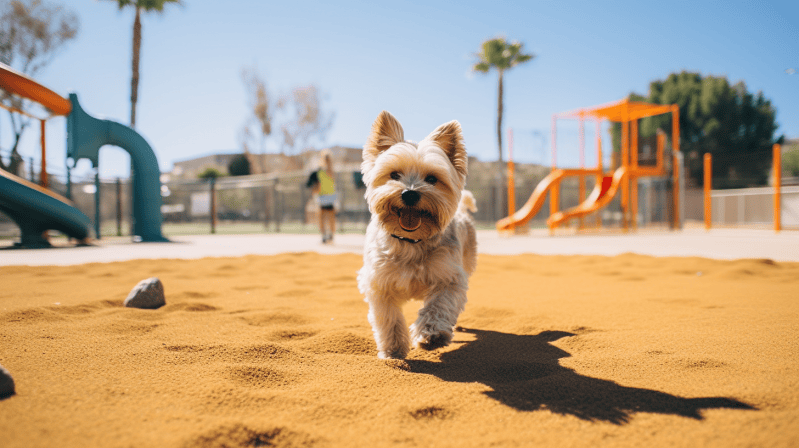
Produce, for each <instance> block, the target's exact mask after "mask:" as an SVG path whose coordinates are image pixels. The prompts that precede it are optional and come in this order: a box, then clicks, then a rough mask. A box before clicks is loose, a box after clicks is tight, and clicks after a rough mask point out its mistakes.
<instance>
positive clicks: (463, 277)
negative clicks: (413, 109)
mask: <svg viewBox="0 0 799 448" xmlns="http://www.w3.org/2000/svg"><path fill="white" fill-rule="evenodd" d="M361 172H362V174H363V181H364V184H366V194H365V196H366V201H367V203H368V204H369V211H370V212H371V214H372V217H371V220H370V221H369V226H368V227H367V229H366V243H365V250H364V254H363V268H361V270H360V271H359V273H358V289H359V290H360V291H361V294H363V295H364V296H365V300H366V302H367V303H369V323H370V324H371V325H372V330H373V331H374V336H375V341H376V342H377V350H378V356H379V357H380V358H399V359H402V358H404V357H405V356H406V355H407V354H408V351H409V350H410V346H411V345H413V346H414V347H418V348H423V349H426V350H432V349H435V348H438V347H444V346H446V345H448V344H449V343H450V342H451V341H452V331H453V327H454V326H455V323H456V322H457V320H458V316H459V315H460V313H461V312H462V311H463V309H464V306H465V305H466V290H467V289H468V286H469V284H468V281H469V276H470V275H471V274H472V272H474V269H475V265H476V264H477V240H476V236H475V229H474V221H473V219H472V216H471V215H470V214H469V212H472V213H474V212H475V211H477V208H476V207H475V200H474V196H472V194H471V193H470V192H468V191H465V190H464V189H463V187H464V184H465V183H466V172H467V157H466V148H465V146H464V143H463V136H462V134H461V126H460V124H459V123H458V122H457V121H450V122H449V123H445V124H442V125H441V126H439V127H438V128H437V129H436V130H434V131H433V132H432V133H431V134H430V135H428V136H427V137H425V139H424V140H422V141H421V142H419V143H418V144H416V143H412V142H409V141H405V137H404V131H403V130H402V126H401V125H400V123H399V122H398V121H397V119H396V118H394V116H392V115H391V114H390V113H388V112H386V111H383V112H381V113H380V115H379V116H378V117H377V120H375V122H374V124H373V125H372V131H371V135H370V136H369V138H368V140H367V142H366V144H365V145H364V148H363V163H362V164H361ZM410 299H417V300H423V301H424V305H423V306H422V308H421V309H420V310H419V316H418V318H417V319H416V322H414V323H413V324H412V325H411V327H410V331H409V330H408V327H407V325H406V323H405V317H404V316H403V314H402V305H403V304H404V303H405V302H406V301H408V300H410Z"/></svg>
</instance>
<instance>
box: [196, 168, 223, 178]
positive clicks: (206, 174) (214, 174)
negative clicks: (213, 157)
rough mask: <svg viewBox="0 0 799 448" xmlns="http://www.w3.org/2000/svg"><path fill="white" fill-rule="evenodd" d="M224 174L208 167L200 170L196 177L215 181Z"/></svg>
mask: <svg viewBox="0 0 799 448" xmlns="http://www.w3.org/2000/svg"><path fill="white" fill-rule="evenodd" d="M224 175H225V173H223V172H221V171H219V170H218V169H216V168H214V167H212V166H209V167H208V168H206V169H204V170H202V171H201V172H200V174H198V175H197V177H198V178H200V179H212V178H213V179H217V178H220V177H223V176H224Z"/></svg>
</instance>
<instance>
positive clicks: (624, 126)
mask: <svg viewBox="0 0 799 448" xmlns="http://www.w3.org/2000/svg"><path fill="white" fill-rule="evenodd" d="M629 132H630V122H629V121H628V120H627V118H626V117H625V118H624V121H622V123H621V160H620V161H619V165H620V166H622V167H627V166H628V165H629V164H628V161H629V160H630V147H629V146H628V145H629V137H630V134H629ZM629 205H630V176H625V177H624V179H623V180H622V181H621V216H622V217H621V221H622V227H623V228H624V231H627V221H628V219H627V218H628V216H627V213H628V212H629V210H630V209H629Z"/></svg>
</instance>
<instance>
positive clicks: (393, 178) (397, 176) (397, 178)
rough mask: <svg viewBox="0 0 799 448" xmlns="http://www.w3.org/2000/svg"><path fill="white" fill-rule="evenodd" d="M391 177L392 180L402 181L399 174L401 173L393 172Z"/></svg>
mask: <svg viewBox="0 0 799 448" xmlns="http://www.w3.org/2000/svg"><path fill="white" fill-rule="evenodd" d="M390 176H391V179H392V180H400V173H399V171H394V172H392V173H391V175H390Z"/></svg>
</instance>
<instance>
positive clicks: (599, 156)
mask: <svg viewBox="0 0 799 448" xmlns="http://www.w3.org/2000/svg"><path fill="white" fill-rule="evenodd" d="M596 168H597V175H596V183H595V185H602V177H603V176H604V173H603V167H602V123H601V122H600V121H599V120H596ZM596 226H597V227H601V226H602V218H601V217H600V216H599V213H597V214H596Z"/></svg>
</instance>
